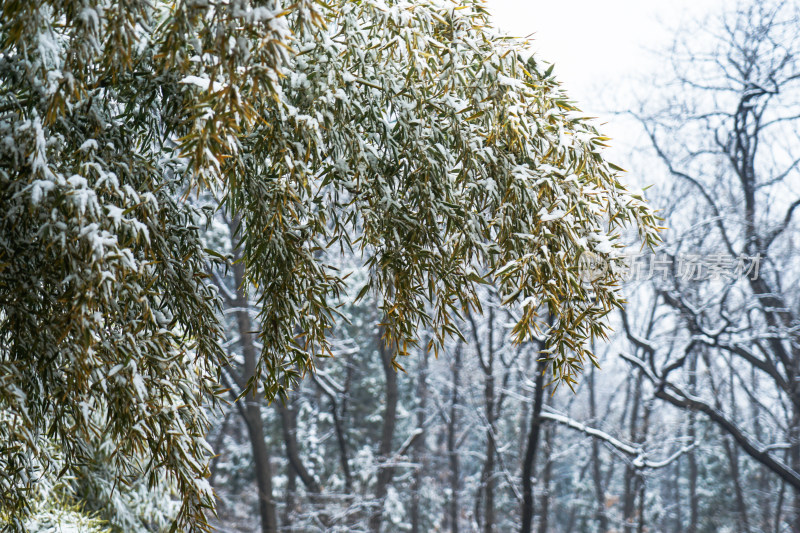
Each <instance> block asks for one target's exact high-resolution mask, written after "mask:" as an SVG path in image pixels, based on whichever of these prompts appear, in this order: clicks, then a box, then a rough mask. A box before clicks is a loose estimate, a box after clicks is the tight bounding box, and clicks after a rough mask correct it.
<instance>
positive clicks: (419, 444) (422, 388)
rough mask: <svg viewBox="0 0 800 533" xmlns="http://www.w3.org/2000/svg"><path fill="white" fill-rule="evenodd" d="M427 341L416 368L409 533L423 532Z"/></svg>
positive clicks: (425, 461) (425, 471)
mask: <svg viewBox="0 0 800 533" xmlns="http://www.w3.org/2000/svg"><path fill="white" fill-rule="evenodd" d="M428 355H429V354H428V342H427V341H426V342H425V343H424V345H423V348H422V354H421V361H420V365H419V369H418V370H417V373H418V376H417V391H416V393H417V413H416V418H417V431H419V432H420V435H419V436H418V437H417V439H416V440H415V441H414V446H413V448H412V449H411V450H412V462H413V463H414V464H416V465H417V466H416V470H415V471H414V480H413V482H412V484H411V512H410V515H411V533H424V531H425V530H424V529H423V528H422V524H421V522H422V517H421V516H420V491H421V490H422V484H423V480H424V477H425V475H426V473H427V468H426V465H427V455H426V453H425V413H426V412H427V411H428V382H427V379H428Z"/></svg>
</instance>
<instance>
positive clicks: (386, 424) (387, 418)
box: [369, 328, 398, 533]
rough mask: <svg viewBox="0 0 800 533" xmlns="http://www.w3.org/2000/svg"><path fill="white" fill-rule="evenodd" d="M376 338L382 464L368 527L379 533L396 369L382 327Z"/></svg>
mask: <svg viewBox="0 0 800 533" xmlns="http://www.w3.org/2000/svg"><path fill="white" fill-rule="evenodd" d="M379 337H380V338H378V352H379V354H380V357H381V364H382V365H383V376H384V379H385V380H386V396H385V405H384V410H383V426H382V428H381V440H380V444H379V447H378V460H379V461H381V462H382V463H383V464H382V465H381V466H380V467H379V468H378V478H377V480H376V482H375V502H376V505H377V508H376V509H374V510H373V512H372V515H371V516H370V519H369V528H370V531H372V532H373V533H379V532H380V530H381V523H382V521H383V504H384V500H385V499H386V494H387V491H388V488H389V484H390V483H391V481H392V477H393V476H394V469H393V468H392V466H391V465H390V464H388V463H390V462H391V460H392V457H391V455H392V441H393V439H394V430H395V427H396V426H397V394H398V393H397V371H396V370H395V369H394V366H393V365H392V359H393V356H394V352H393V350H391V349H389V348H388V347H387V346H386V344H385V342H384V340H383V329H382V328H381V329H380V336H379Z"/></svg>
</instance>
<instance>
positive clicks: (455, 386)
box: [447, 342, 462, 533]
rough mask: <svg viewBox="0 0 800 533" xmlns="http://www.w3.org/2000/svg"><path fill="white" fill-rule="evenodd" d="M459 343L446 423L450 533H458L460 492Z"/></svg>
mask: <svg viewBox="0 0 800 533" xmlns="http://www.w3.org/2000/svg"><path fill="white" fill-rule="evenodd" d="M461 346H462V345H461V343H460V342H459V343H458V345H457V346H456V349H455V353H454V354H453V363H452V365H451V368H452V382H451V392H450V414H449V417H448V421H447V457H448V460H449V461H448V462H449V465H450V501H449V502H448V509H447V513H448V517H449V522H450V533H458V531H459V530H458V515H459V498H458V495H459V490H460V480H459V477H460V468H461V464H460V461H459V458H458V449H457V443H456V438H457V432H458V410H459V409H460V406H459V403H458V402H459V399H458V390H459V387H460V386H461V376H460V373H461Z"/></svg>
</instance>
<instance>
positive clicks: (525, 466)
mask: <svg viewBox="0 0 800 533" xmlns="http://www.w3.org/2000/svg"><path fill="white" fill-rule="evenodd" d="M546 369H547V366H546V364H545V362H544V361H538V362H537V363H536V380H535V386H536V390H534V394H533V409H532V410H531V422H530V428H529V429H528V444H527V446H526V448H525V457H524V459H523V461H522V509H521V515H522V525H521V527H520V533H531V531H532V527H533V513H534V503H533V476H534V474H535V469H536V452H537V449H538V447H539V433H540V430H541V427H542V420H541V418H540V416H539V415H541V413H542V403H543V400H544V373H545V370H546Z"/></svg>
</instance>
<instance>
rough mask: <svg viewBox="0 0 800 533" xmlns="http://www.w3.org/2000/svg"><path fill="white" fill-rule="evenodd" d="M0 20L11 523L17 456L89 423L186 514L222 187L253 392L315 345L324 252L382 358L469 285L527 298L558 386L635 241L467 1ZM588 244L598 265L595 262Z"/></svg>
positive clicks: (593, 145)
mask: <svg viewBox="0 0 800 533" xmlns="http://www.w3.org/2000/svg"><path fill="white" fill-rule="evenodd" d="M0 32H2V33H1V36H0V37H1V38H2V49H1V50H0V138H1V139H2V143H0V366H2V372H0V408H2V413H3V414H2V416H3V418H4V421H7V423H4V424H2V426H0V442H2V447H1V448H0V496H1V498H0V501H2V502H3V503H2V506H1V507H0V514H2V515H3V516H6V517H9V520H10V521H11V522H12V523H13V524H15V527H17V528H21V527H23V526H22V525H21V524H22V522H21V521H20V520H22V518H23V517H24V516H25V514H26V513H27V512H29V511H30V510H31V505H30V499H29V498H28V497H27V495H28V494H29V491H30V490H31V488H32V486H33V485H34V484H35V483H36V479H37V478H38V477H39V476H42V475H47V476H60V475H64V474H67V473H70V472H73V471H74V470H75V469H76V468H77V467H78V465H80V464H81V463H83V462H86V461H88V460H89V459H90V458H91V457H93V456H95V455H96V451H97V448H98V447H100V446H101V445H102V446H104V447H107V448H108V447H110V448H108V449H111V450H113V453H111V454H110V460H111V461H113V465H114V469H115V470H114V471H115V472H116V476H117V478H118V479H119V481H120V482H123V483H124V482H126V481H128V480H132V479H136V478H139V477H142V476H144V477H146V479H148V480H149V481H148V482H149V483H151V484H153V485H155V484H156V483H157V482H158V481H159V479H161V478H162V477H163V475H164V474H166V475H167V478H168V479H170V480H171V482H173V483H174V484H175V486H176V487H177V490H178V493H179V494H180V495H181V499H182V505H181V508H180V512H179V515H178V518H177V520H176V522H175V524H174V527H175V528H176V529H180V530H187V529H190V528H197V529H204V528H205V518H204V512H205V510H206V509H209V508H212V507H213V496H212V494H211V491H210V489H209V487H208V484H207V483H205V480H204V478H205V476H206V475H207V463H208V458H209V456H210V454H211V450H210V447H209V446H208V445H207V443H206V442H205V438H204V435H205V431H206V427H207V420H206V416H205V407H206V406H208V405H209V404H213V403H214V402H216V401H217V398H218V396H219V394H220V387H219V386H218V384H217V383H218V379H217V377H218V376H217V375H216V374H217V369H218V367H219V366H220V365H223V364H225V361H224V355H223V352H222V350H221V349H220V345H219V342H220V339H221V338H222V332H221V327H220V324H219V322H218V318H217V315H218V310H219V300H218V297H217V294H216V289H215V288H214V287H213V285H211V284H209V283H208V282H207V280H206V271H207V267H208V264H209V262H220V261H222V262H224V261H226V260H227V258H226V257H225V256H224V254H223V253H221V251H220V250H215V249H209V248H207V247H206V245H205V244H204V241H203V240H202V236H201V234H202V232H201V230H202V227H203V226H204V225H205V224H206V223H207V222H208V220H209V219H210V215H211V213H212V212H213V211H214V209H216V208H217V207H218V206H219V205H224V206H225V208H226V209H228V210H229V211H230V212H232V213H236V214H237V216H238V217H239V219H240V220H241V222H240V225H239V229H238V231H239V234H240V238H241V242H242V243H243V257H242V259H241V261H242V262H243V263H244V266H245V272H246V275H245V278H246V280H247V283H248V287H250V288H252V289H253V290H254V294H257V295H258V296H257V300H258V301H257V304H258V305H257V307H258V308H259V309H260V316H259V317H258V323H259V324H260V325H261V331H260V332H259V334H260V337H261V342H262V344H263V346H264V348H263V350H262V352H261V357H260V361H259V365H258V367H257V369H256V372H255V376H254V379H253V380H251V383H250V384H249V390H250V391H252V392H255V391H259V392H261V393H262V394H266V395H267V397H268V398H270V399H272V398H275V397H285V395H286V392H287V390H288V389H289V388H290V387H291V386H292V384H293V383H295V382H296V381H297V380H298V379H299V378H300V377H301V376H302V375H303V374H304V373H306V372H308V371H312V370H313V366H314V357H315V356H316V355H321V354H325V353H326V352H327V351H328V343H329V341H328V338H327V334H328V333H329V331H330V329H331V328H332V326H333V325H334V324H335V323H336V322H337V321H338V320H339V316H338V314H337V311H336V308H335V303H334V302H335V301H336V300H337V297H338V296H339V295H340V294H341V293H342V292H343V291H346V290H348V289H350V288H351V287H349V286H348V280H347V274H346V273H343V272H339V271H337V270H336V269H335V267H334V264H333V262H332V261H331V260H330V256H331V254H332V253H334V252H333V250H335V249H336V247H339V248H340V249H344V248H348V249H350V248H355V249H357V250H359V251H360V252H361V253H362V254H363V257H364V261H365V262H366V264H367V265H368V266H369V268H370V272H371V278H370V280H369V282H368V283H367V284H366V285H365V286H363V288H362V291H363V292H362V295H363V294H365V293H366V291H369V290H372V291H375V292H376V294H378V295H379V301H380V302H381V311H382V314H383V317H384V318H383V331H384V332H385V341H386V342H387V343H389V344H392V345H394V346H395V347H396V348H397V349H396V353H399V354H404V353H406V351H407V350H408V348H409V347H410V346H412V345H414V344H415V343H416V332H417V330H418V329H419V328H420V327H425V328H430V329H431V330H432V331H433V333H434V336H433V341H432V344H433V347H434V348H437V347H440V346H442V344H443V342H444V340H445V339H446V338H447V337H450V336H453V335H456V336H460V335H461V334H460V332H459V331H458V329H457V327H456V322H457V320H458V318H459V317H460V316H462V315H463V314H464V313H465V312H467V311H469V310H470V309H479V308H480V302H479V299H478V297H477V293H476V287H477V286H478V285H480V284H483V283H486V282H492V283H494V284H496V286H497V287H498V289H499V291H500V294H501V296H502V298H503V300H504V302H505V304H506V305H508V306H511V307H515V308H516V309H517V310H516V311H515V312H516V313H517V316H518V317H519V318H518V322H517V324H516V327H515V328H514V337H515V340H517V341H518V342H522V341H524V340H526V339H529V338H530V337H531V335H532V334H533V333H535V332H537V331H538V330H539V329H540V327H542V326H541V325H540V323H539V320H538V317H537V315H536V310H537V309H540V308H541V307H542V306H546V308H547V310H548V313H549V315H550V316H552V317H553V326H552V327H548V328H545V329H546V331H545V332H546V333H547V335H548V339H549V341H548V345H547V350H546V352H545V354H544V357H545V358H546V359H547V361H548V363H549V369H550V371H551V372H552V375H553V377H554V379H555V380H556V381H558V382H563V383H566V384H568V385H571V384H572V383H574V382H575V380H576V378H577V376H578V374H579V373H580V371H581V369H582V365H583V363H584V361H586V359H587V358H588V359H589V360H592V361H593V360H594V359H593V357H594V356H593V354H592V353H591V351H590V350H589V349H588V346H589V342H590V341H591V339H593V338H594V337H604V336H605V332H606V325H605V324H604V322H603V317H604V316H605V315H606V314H607V313H608V312H609V311H610V310H611V309H612V308H613V307H615V306H619V305H620V304H621V300H620V297H619V295H618V292H617V281H618V269H617V266H618V265H619V262H620V261H621V259H620V253H619V252H620V249H621V245H620V244H619V238H618V230H619V228H620V227H621V226H622V225H625V224H631V225H633V226H634V227H635V228H636V229H637V230H638V231H639V234H640V236H641V238H642V240H643V241H644V242H646V243H648V244H651V245H652V244H654V243H656V242H657V240H658V236H657V222H656V219H655V217H654V215H653V213H652V212H651V211H650V209H649V208H648V207H647V206H646V204H645V202H644V198H643V197H642V196H641V195H640V194H632V193H630V192H628V191H627V190H626V189H625V187H624V185H623V184H622V183H621V182H620V181H619V177H618V174H617V172H616V170H617V169H616V167H614V166H613V165H611V164H610V163H608V162H606V161H605V159H604V157H603V155H602V153H601V149H602V147H603V144H604V142H605V141H606V140H607V139H606V138H604V137H602V136H601V135H600V134H598V133H597V132H596V131H595V129H594V128H593V127H592V126H591V125H590V124H589V123H588V122H587V121H586V120H585V119H583V118H581V116H580V114H579V112H578V111H577V110H576V109H575V108H574V106H573V105H572V104H571V103H570V101H569V100H568V99H567V97H566V96H565V94H564V93H563V91H562V90H561V89H560V86H559V84H558V82H557V81H556V80H555V79H554V78H553V76H552V74H551V70H543V69H542V68H541V66H540V65H539V64H538V63H537V62H536V61H534V60H527V61H525V60H523V59H521V56H520V51H521V48H522V46H523V43H522V42H520V41H516V40H513V39H508V38H505V37H502V36H499V35H497V34H496V33H495V31H494V30H493V29H492V28H491V26H490V24H489V22H488V19H487V14H486V12H485V10H484V9H483V7H482V4H481V3H480V2H478V1H467V2H462V3H455V2H451V1H446V0H437V1H423V2H416V3H413V4H408V3H402V2H389V3H385V2H383V1H379V0H368V1H364V2H346V1H343V0H339V1H336V2H333V3H330V4H322V3H316V2H312V1H310V0H300V1H298V2H296V3H294V4H292V5H291V6H288V7H283V6H281V5H280V4H279V3H277V2H274V1H271V0H269V1H263V2H259V1H248V0H218V1H214V0H185V1H180V0H179V1H156V2H151V1H144V0H115V1H111V0H67V1H45V2H28V1H22V0H4V1H3V2H2V26H1V29H0ZM212 196H213V197H214V198H218V199H220V200H219V204H216V203H213V202H212V204H211V205H206V206H205V207H198V206H199V205H200V204H199V203H198V202H197V201H196V199H197V198H199V197H204V198H208V197H212ZM586 251H590V252H592V253H593V254H595V255H597V256H599V257H601V258H603V259H604V260H606V261H608V262H609V264H611V265H612V266H611V268H609V269H608V270H607V272H606V273H605V274H604V275H603V276H602V277H599V278H598V279H595V280H594V281H592V282H591V283H587V282H585V281H582V280H581V278H580V276H579V273H578V272H577V268H576V265H577V260H578V258H579V257H580V255H581V254H582V253H584V252H586ZM358 288H360V287H357V288H356V289H358ZM256 289H257V290H256ZM394 364H395V366H396V367H399V366H400V364H399V363H398V362H397V361H396V360H395V361H394ZM51 441H52V442H55V443H57V444H58V446H57V454H58V457H57V458H56V457H54V456H53V454H52V453H50V452H48V451H46V450H51V449H52V447H49V446H46V445H45V442H51ZM55 464H58V465H63V466H61V467H60V468H59V469H58V471H55V470H56V469H55V468H54V465H55Z"/></svg>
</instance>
